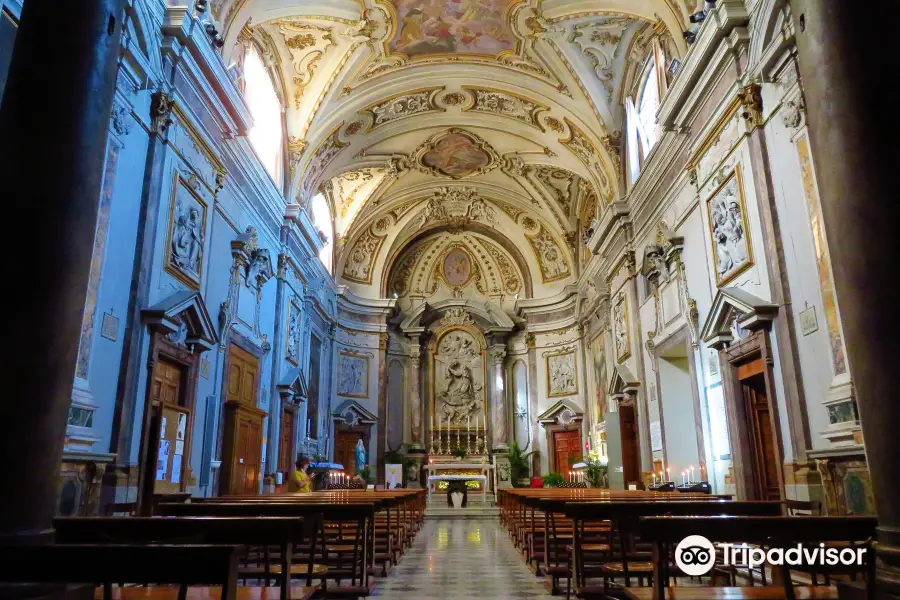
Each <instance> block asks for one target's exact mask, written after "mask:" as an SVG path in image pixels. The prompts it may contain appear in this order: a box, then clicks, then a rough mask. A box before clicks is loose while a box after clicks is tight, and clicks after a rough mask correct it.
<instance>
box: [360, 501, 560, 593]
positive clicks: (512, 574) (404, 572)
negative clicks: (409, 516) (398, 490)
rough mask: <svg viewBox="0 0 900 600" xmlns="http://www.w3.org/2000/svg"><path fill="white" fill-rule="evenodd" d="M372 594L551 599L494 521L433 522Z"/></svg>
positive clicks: (436, 520)
mask: <svg viewBox="0 0 900 600" xmlns="http://www.w3.org/2000/svg"><path fill="white" fill-rule="evenodd" d="M373 595H374V596H377V597H380V598H388V599H391V600H414V599H415V600H456V599H469V598H498V599H500V598H527V599H532V600H544V599H547V598H552V596H551V595H550V594H549V593H548V592H547V591H546V589H544V586H543V584H542V581H541V580H540V579H538V578H537V577H535V576H534V575H533V574H532V573H531V572H530V571H529V570H528V568H527V567H526V566H525V562H524V561H523V560H522V558H521V557H520V556H519V553H518V552H517V551H516V549H515V548H514V547H513V545H512V542H511V541H510V539H509V535H507V533H506V532H505V531H503V529H501V528H500V522H499V521H498V520H496V519H483V520H482V519H465V520H443V519H433V520H432V519H429V520H427V521H425V528H424V529H423V530H422V531H421V532H419V534H418V535H416V540H415V543H414V544H413V547H412V548H411V549H410V550H409V552H407V553H406V555H405V556H404V557H403V558H402V559H401V560H400V564H399V565H397V566H396V567H395V568H394V569H393V570H392V571H391V573H390V575H388V577H387V579H378V580H377V583H376V587H375V593H374V594H373Z"/></svg>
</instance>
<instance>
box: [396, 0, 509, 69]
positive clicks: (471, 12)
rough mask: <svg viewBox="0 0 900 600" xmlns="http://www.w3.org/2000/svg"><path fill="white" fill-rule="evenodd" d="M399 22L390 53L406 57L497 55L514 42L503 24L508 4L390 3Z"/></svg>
mask: <svg viewBox="0 0 900 600" xmlns="http://www.w3.org/2000/svg"><path fill="white" fill-rule="evenodd" d="M393 3H394V6H395V7H396V9H397V17H398V19H399V21H400V26H399V27H398V31H397V34H396V35H395V36H394V39H393V41H392V42H391V45H390V47H391V50H395V51H397V52H402V53H403V54H406V55H407V56H410V57H414V56H424V55H427V54H444V53H452V52H467V53H472V54H497V53H498V52H502V51H503V50H512V49H513V48H514V47H515V40H514V38H513V36H512V34H511V33H510V32H509V30H508V29H507V27H506V24H505V23H504V22H503V13H504V10H505V9H506V7H507V6H508V5H509V0H393Z"/></svg>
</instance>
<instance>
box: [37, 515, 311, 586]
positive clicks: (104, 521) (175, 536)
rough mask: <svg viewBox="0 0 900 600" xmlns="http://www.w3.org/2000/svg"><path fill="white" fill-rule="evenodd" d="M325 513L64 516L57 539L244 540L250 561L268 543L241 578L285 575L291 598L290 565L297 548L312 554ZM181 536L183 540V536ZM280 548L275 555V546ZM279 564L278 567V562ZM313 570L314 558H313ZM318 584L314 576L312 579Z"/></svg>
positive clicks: (85, 541)
mask: <svg viewBox="0 0 900 600" xmlns="http://www.w3.org/2000/svg"><path fill="white" fill-rule="evenodd" d="M321 520H322V518H321V514H313V515H310V516H306V517H303V518H291V517H60V518H57V519H55V520H54V528H55V529H56V541H57V543H63V544H108V543H112V544H122V543H127V544H146V543H167V544H178V543H184V541H187V542H188V543H202V544H226V545H228V544H241V545H244V546H247V547H248V552H247V553H246V555H245V556H243V557H242V560H243V562H244V563H248V562H250V559H252V558H253V554H254V553H253V552H252V551H251V550H250V548H251V547H252V546H262V548H263V549H262V553H261V554H262V556H257V562H261V563H262V566H261V567H250V566H247V565H246V564H245V565H243V566H239V567H238V577H239V578H244V579H246V578H247V577H248V576H256V577H257V578H261V579H262V580H263V581H264V584H265V587H270V586H269V582H270V581H271V580H272V579H274V578H276V577H277V576H279V575H280V577H278V579H279V584H278V587H279V592H278V596H279V598H280V600H291V577H290V569H289V568H287V565H291V564H292V562H293V561H292V558H293V549H294V547H295V545H296V546H298V547H301V546H302V545H304V544H305V545H306V554H307V555H308V556H309V557H312V556H313V554H314V549H315V547H316V541H317V536H319V535H320V529H321ZM179 540H181V541H179ZM272 546H274V547H276V548H277V553H276V554H275V555H274V556H272V555H270V547H272ZM273 561H277V562H278V567H277V568H273V567H272V562H273ZM307 569H308V572H310V573H311V572H312V560H311V558H310V560H309V561H308V566H307ZM307 587H312V578H311V577H309V578H308V579H307Z"/></svg>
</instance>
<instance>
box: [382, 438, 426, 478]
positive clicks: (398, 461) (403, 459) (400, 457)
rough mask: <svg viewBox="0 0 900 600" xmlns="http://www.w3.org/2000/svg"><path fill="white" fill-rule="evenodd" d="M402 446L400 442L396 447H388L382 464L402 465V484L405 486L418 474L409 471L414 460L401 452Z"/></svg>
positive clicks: (414, 462) (413, 464)
mask: <svg viewBox="0 0 900 600" xmlns="http://www.w3.org/2000/svg"><path fill="white" fill-rule="evenodd" d="M403 446H404V444H400V446H399V447H398V448H396V449H392V448H391V449H388V451H387V452H385V453H384V464H386V465H403V486H404V487H406V486H407V485H409V482H410V481H411V480H413V479H418V476H417V474H415V473H411V472H410V471H411V469H412V468H413V467H414V466H415V464H416V461H414V460H413V459H411V458H410V457H409V456H408V455H407V454H406V453H405V452H403Z"/></svg>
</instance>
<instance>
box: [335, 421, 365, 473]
mask: <svg viewBox="0 0 900 600" xmlns="http://www.w3.org/2000/svg"><path fill="white" fill-rule="evenodd" d="M361 439H363V434H362V432H361V431H338V432H337V434H335V436H334V462H336V463H338V464H339V465H344V471H345V472H346V473H347V474H350V475H352V474H353V473H356V442H357V441H359V440H361Z"/></svg>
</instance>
